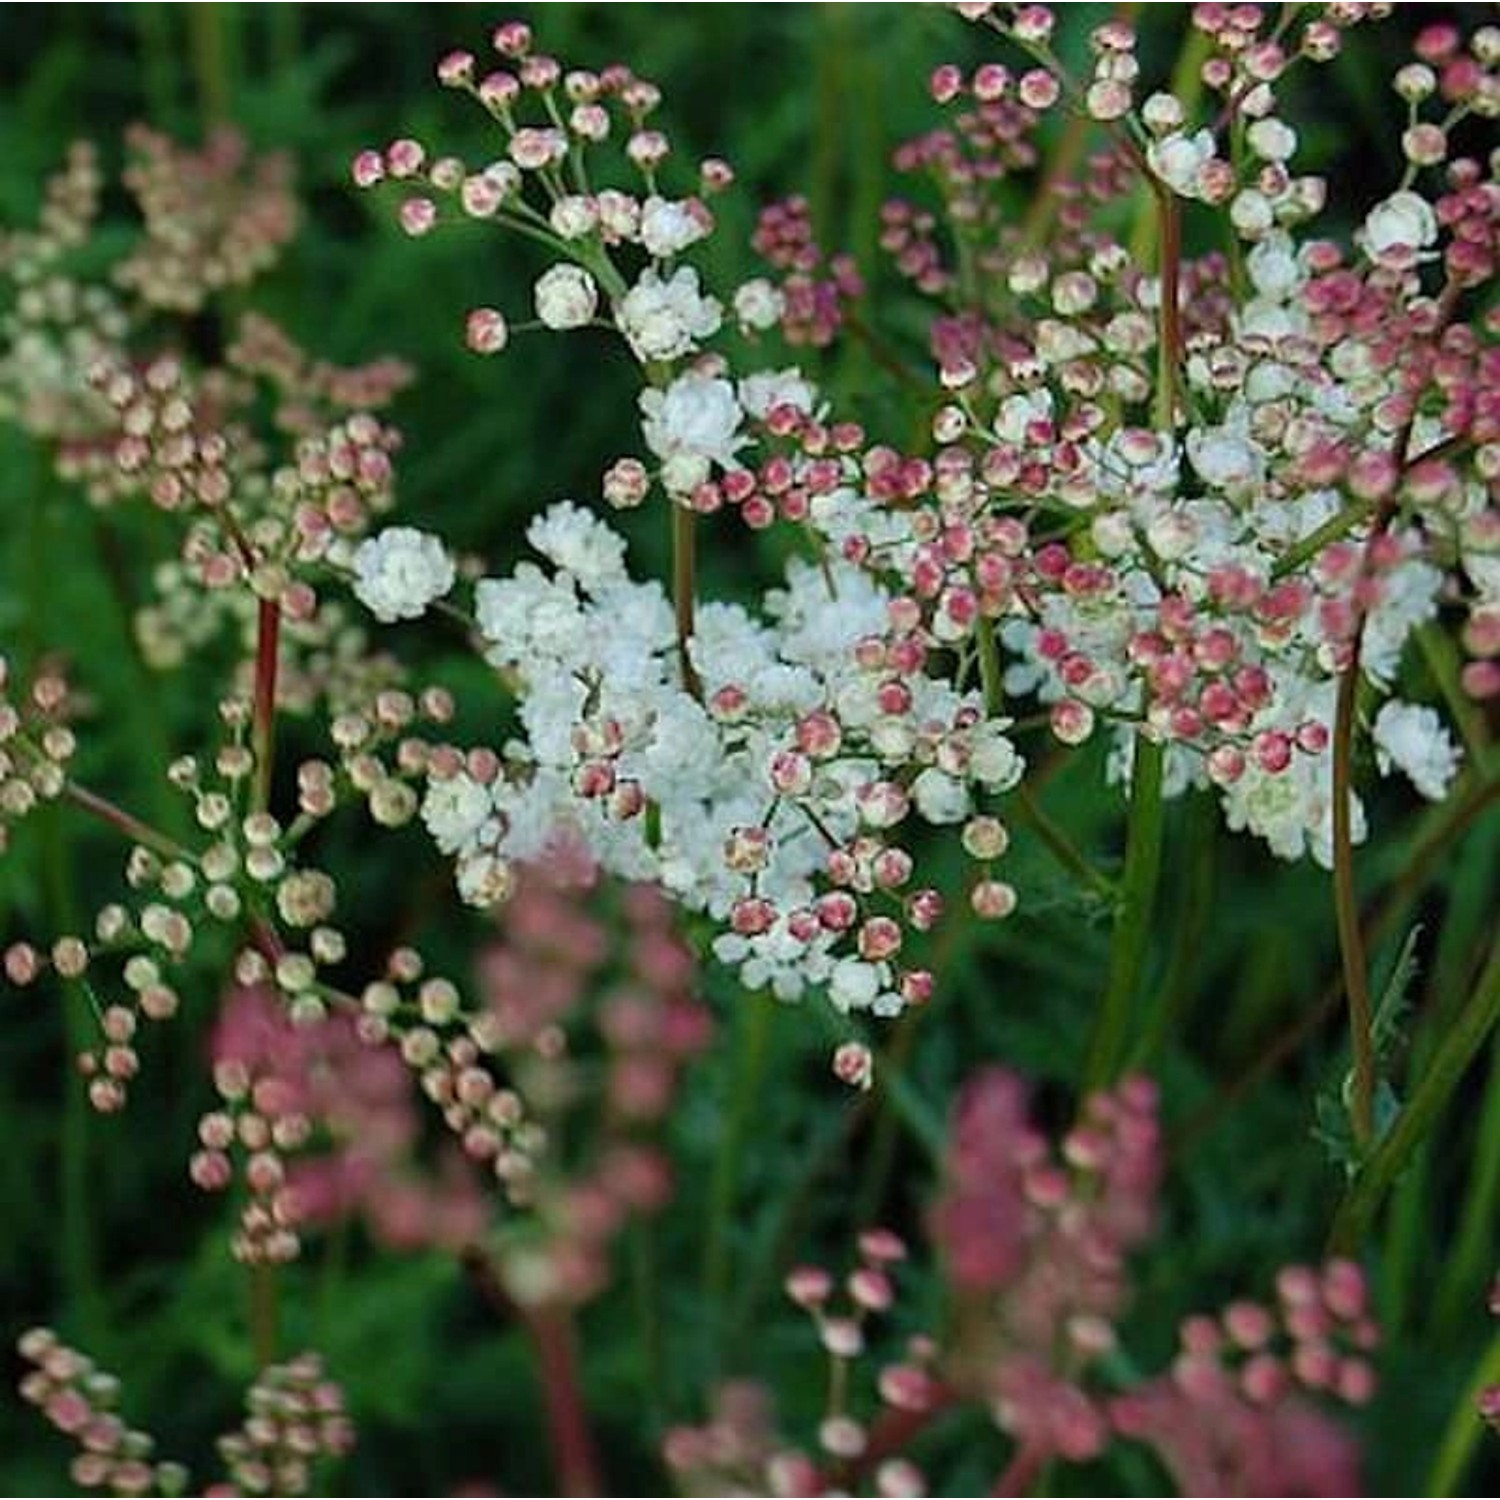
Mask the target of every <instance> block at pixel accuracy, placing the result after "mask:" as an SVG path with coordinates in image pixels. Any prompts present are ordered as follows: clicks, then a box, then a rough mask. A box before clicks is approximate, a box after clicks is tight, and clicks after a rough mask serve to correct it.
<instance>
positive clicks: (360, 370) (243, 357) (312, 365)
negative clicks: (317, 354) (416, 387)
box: [225, 312, 415, 472]
mask: <svg viewBox="0 0 1500 1500" xmlns="http://www.w3.org/2000/svg"><path fill="white" fill-rule="evenodd" d="M225 359H226V360H227V362H228V363H229V364H230V365H232V366H233V367H234V368H235V369H236V370H239V371H241V372H243V373H244V374H246V375H251V376H255V377H257V378H260V379H264V380H267V381H269V382H270V383H271V384H272V385H273V386H275V388H276V390H277V392H278V395H279V398H280V399H279V402H278V405H277V408H276V425H277V426H278V427H280V428H281V429H282V431H284V432H293V433H297V434H299V435H303V436H308V435H311V434H313V433H315V432H316V431H317V430H318V429H319V428H320V427H322V426H325V425H326V424H327V417H328V413H329V411H330V409H331V410H333V411H339V412H372V411H380V410H382V409H383V408H385V407H387V406H389V405H390V404H391V402H392V401H394V400H395V399H396V397H397V396H398V395H399V394H400V393H401V392H402V391H403V390H405V388H406V387H407V386H408V385H410V384H411V382H412V379H413V377H414V374H415V372H414V371H413V370H412V367H411V366H410V365H408V364H407V363H406V362H405V361H404V360H399V359H395V358H393V357H391V356H386V357H384V358H381V359H375V360H371V361H370V362H369V363H368V364H363V365H352V366H342V365H335V364H330V363H329V362H328V361H327V360H321V359H314V358H313V357H312V356H311V355H309V354H308V353H307V352H306V351H305V350H304V349H303V348H302V347H301V346H300V345H299V344H297V342H296V341H295V340H294V339H293V338H292V337H291V335H290V334H288V333H287V332H286V330H285V329H283V328H282V327H280V326H279V325H278V324H276V323H274V322H272V320H271V319H270V318H268V317H266V316H265V315H264V314H262V313H255V312H251V313H246V314H245V315H244V317H242V318H241V319H240V321H239V326H238V327H237V328H236V329H235V336H234V341H233V342H232V343H231V344H230V345H229V348H228V349H227V350H226V351H225ZM356 472H358V466H356Z"/></svg>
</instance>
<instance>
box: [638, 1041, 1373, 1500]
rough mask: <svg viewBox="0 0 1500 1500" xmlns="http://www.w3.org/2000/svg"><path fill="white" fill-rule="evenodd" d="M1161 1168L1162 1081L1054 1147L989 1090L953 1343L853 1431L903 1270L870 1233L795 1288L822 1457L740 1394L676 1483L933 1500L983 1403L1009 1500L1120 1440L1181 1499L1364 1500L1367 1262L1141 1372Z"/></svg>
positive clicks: (1293, 1292)
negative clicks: (931, 1435) (1063, 1465)
mask: <svg viewBox="0 0 1500 1500" xmlns="http://www.w3.org/2000/svg"><path fill="white" fill-rule="evenodd" d="M1161 1170H1162V1146H1161V1133H1160V1128H1159V1125H1158V1122H1157V1093H1156V1089H1155V1087H1154V1085H1152V1084H1151V1083H1150V1082H1149V1081H1147V1080H1146V1079H1143V1078H1132V1079H1127V1080H1126V1081H1125V1082H1124V1083H1122V1084H1121V1085H1120V1086H1119V1087H1117V1088H1116V1089H1114V1090H1112V1091H1109V1092H1106V1093H1099V1094H1094V1095H1092V1096H1091V1097H1090V1098H1088V1099H1087V1100H1086V1101H1085V1102H1084V1104H1083V1106H1082V1109H1081V1111H1080V1114H1079V1117H1078V1120H1077V1122H1076V1123H1075V1124H1074V1126H1073V1127H1072V1128H1071V1129H1070V1130H1069V1131H1068V1132H1067V1133H1066V1134H1065V1135H1064V1136H1063V1138H1062V1141H1061V1143H1060V1145H1059V1146H1056V1147H1054V1146H1053V1144H1052V1143H1051V1142H1050V1141H1049V1139H1048V1138H1047V1136H1046V1135H1045V1134H1044V1133H1043V1132H1042V1131H1041V1130H1039V1129H1037V1128H1036V1126H1035V1125H1033V1124H1032V1122H1031V1119H1030V1112H1029V1101H1028V1096H1027V1090H1026V1088H1025V1086H1024V1084H1023V1083H1022V1082H1021V1081H1020V1079H1018V1078H1017V1077H1016V1076H1015V1075H1014V1074H1011V1073H1009V1072H1007V1071H1005V1070H1004V1069H999V1068H992V1069H988V1070H986V1071H984V1072H982V1073H980V1074H979V1075H977V1076H976V1077H975V1078H973V1079H972V1080H971V1081H970V1082H969V1084H968V1086H967V1087H966V1088H965V1090H964V1092H963V1094H962V1096H961V1098H960V1100H959V1104H958V1106H957V1109H956V1112H955V1116H954V1120H953V1126H952V1133H951V1136H950V1141H949V1146H948V1152H947V1157H946V1162H945V1169H944V1186H943V1189H942V1192H941V1193H940V1194H939V1196H938V1198H937V1200H936V1202H935V1203H934V1204H933V1207H932V1211H931V1214H930V1216H929V1231H930V1236H931V1239H932V1241H933V1244H934V1245H935V1247H936V1248H937V1250H938V1253H939V1256H940V1258H941V1263H942V1269H943V1277H944V1281H945V1283H946V1286H947V1289H948V1292H949V1294H950V1297H951V1299H952V1304H953V1306H952V1316H950V1317H949V1318H947V1319H946V1320H945V1324H946V1329H947V1331H946V1332H945V1334H944V1335H943V1336H942V1337H940V1338H935V1337H932V1336H929V1335H926V1334H919V1335H917V1336H915V1337H911V1338H908V1340H907V1341H906V1346H905V1349H904V1352H903V1354H902V1356H901V1357H900V1358H899V1359H897V1360H895V1361H893V1362H888V1363H885V1364H883V1365H882V1367H881V1368H880V1370H879V1373H878V1375H877V1377H876V1379H875V1382H874V1384H875V1389H876V1392H877V1394H878V1397H879V1402H880V1409H879V1411H878V1413H877V1414H876V1415H875V1416H874V1417H873V1419H867V1418H863V1417H861V1416H860V1415H859V1414H858V1402H857V1400H856V1398H855V1396H854V1394H853V1386H852V1383H851V1375H852V1372H853V1370H854V1368H855V1367H856V1363H857V1361H859V1360H860V1359H861V1358H862V1357H863V1356H864V1355H865V1353H866V1349H867V1346H868V1342H869V1337H868V1332H867V1324H868V1320H869V1319H870V1318H871V1317H872V1316H873V1315H875V1314H885V1313H888V1312H889V1311H890V1310H891V1308H892V1305H893V1303H894V1302H895V1300H896V1289H895V1283H894V1280H893V1277H892V1274H891V1273H892V1270H893V1268H894V1267H895V1266H896V1265H897V1264H898V1263H899V1262H900V1261H901V1260H902V1259H904V1258H905V1255H906V1248H905V1246H904V1245H903V1244H902V1242H901V1241H900V1240H899V1239H898V1238H897V1237H896V1236H895V1235H893V1234H890V1233H888V1232H887V1231H883V1230H876V1231H871V1232H869V1233H867V1234H865V1235H862V1236H861V1237H860V1241H859V1249H860V1263H859V1265H858V1266H857V1267H856V1268H855V1269H854V1270H853V1271H851V1272H850V1273H849V1274H848V1276H847V1277H845V1278H843V1281H842V1285H840V1284H839V1283H838V1282H836V1280H835V1278H834V1277H833V1276H832V1275H831V1274H830V1273H829V1272H828V1271H826V1270H824V1269H823V1268H821V1267H817V1266H804V1267H800V1268H798V1269H796V1270H794V1271H793V1272H791V1274H790V1275H789V1276H788V1278H787V1283H786V1286H787V1293H788V1295H789V1296H790V1297H791V1299H792V1300H793V1301H794V1302H796V1303H797V1305H798V1306H800V1307H802V1308H804V1309H805V1310H807V1311H808V1313H809V1314H810V1315H811V1317H812V1319H813V1321H814V1323H815V1325H816V1327H817V1330H818V1336H819V1341H820V1343H821V1344H822V1346H823V1349H824V1350H825V1351H826V1353H827V1355H828V1357H829V1360H830V1366H831V1378H830V1380H829V1390H830V1392H831V1395H830V1398H829V1404H828V1407H827V1410H826V1412H825V1415H824V1417H823V1419H822V1421H821V1423H820V1425H819V1429H818V1440H817V1449H818V1453H819V1456H818V1457H817V1458H816V1459H815V1458H813V1457H811V1456H809V1453H808V1452H807V1451H806V1450H804V1449H802V1448H800V1447H798V1446H797V1445H796V1444H795V1443H792V1442H789V1441H787V1440H786V1439H785V1438H784V1437H782V1436H781V1435H780V1434H779V1433H778V1431H777V1429H776V1424H775V1421H774V1417H773V1414H772V1410H771V1406H770V1403H769V1401H768V1399H767V1397H766V1396H765V1394H764V1393H762V1392H760V1391H759V1389H758V1388H757V1387H754V1386H748V1385H735V1386H729V1387H726V1388H724V1389H723V1390H722V1391H721V1392H720V1393H719V1395H718V1397H717V1398H716V1404H715V1410H714V1413H713V1416H712V1417H711V1419H710V1420H709V1422H708V1423H707V1424H705V1425H704V1426H702V1427H698V1428H680V1429H675V1430H674V1431H672V1432H671V1433H670V1434H669V1435H668V1436H667V1438H666V1441H665V1445H664V1451H665V1454H666V1458H667V1462H668V1464H669V1466H670V1467H671V1468H672V1469H673V1471H674V1473H676V1474H677V1475H678V1476H679V1480H680V1482H681V1483H683V1485H684V1486H685V1488H686V1490H687V1492H688V1493H691V1494H716V1493H723V1492H724V1491H725V1490H726V1489H729V1490H731V1491H732V1492H734V1493H741V1494H773V1495H793V1494H824V1493H841V1494H849V1493H858V1492H859V1491H858V1489H857V1486H858V1485H859V1484H861V1483H862V1482H864V1481H865V1480H866V1479H873V1482H874V1485H875V1493H877V1494H881V1495H921V1494H924V1493H926V1479H925V1476H924V1473H923V1471H922V1469H921V1468H920V1467H918V1466H917V1465H916V1464H914V1463H912V1462H911V1461H910V1460H909V1459H908V1458H906V1457H904V1456H903V1455H904V1452H905V1449H906V1447H907V1446H908V1445H909V1444H910V1443H911V1441H912V1440H913V1439H914V1438H915V1437H916V1436H917V1435H918V1434H919V1433H920V1432H922V1431H923V1430H924V1429H925V1428H926V1427H927V1425H928V1424H929V1422H930V1421H931V1420H932V1419H933V1418H935V1417H937V1416H939V1415H941V1414H943V1413H945V1412H947V1411H950V1410H951V1409H953V1408H954V1407H955V1406H960V1405H963V1404H967V1403H973V1404H974V1405H976V1406H977V1407H979V1408H980V1409H982V1410H984V1411H985V1412H987V1413H988V1414H989V1416H990V1418H991V1420H992V1421H993V1422H994V1423H995V1425H996V1426H997V1427H998V1428H999V1429H1000V1430H1001V1431H1002V1432H1004V1433H1006V1434H1007V1435H1008V1437H1009V1438H1010V1439H1011V1441H1012V1449H1011V1456H1010V1459H1009V1462H1008V1464H1007V1465H1006V1467H1005V1469H1004V1471H1003V1472H1002V1473H1001V1474H1000V1476H999V1479H998V1480H997V1482H996V1485H995V1488H994V1491H993V1492H994V1493H995V1494H1024V1493H1027V1492H1028V1488H1029V1486H1030V1485H1031V1484H1032V1482H1033V1481H1034V1480H1035V1479H1036V1477H1037V1476H1038V1475H1039V1474H1040V1473H1041V1471H1042V1469H1043V1468H1044V1467H1045V1466H1046V1465H1047V1464H1049V1463H1052V1462H1055V1461H1062V1462H1067V1463H1086V1462H1089V1461H1091V1460H1094V1459H1097V1458H1098V1457H1100V1456H1101V1455H1102V1454H1103V1453H1104V1452H1105V1451H1106V1449H1108V1448H1109V1447H1110V1446H1111V1445H1113V1444H1115V1443H1117V1442H1120V1441H1122V1440H1125V1441H1133V1442H1140V1443H1144V1444H1146V1445H1148V1446H1150V1447H1152V1448H1153V1449H1154V1450H1155V1451H1156V1452H1157V1454H1158V1455H1159V1456H1160V1458H1161V1459H1162V1461H1163V1463H1165V1464H1166V1466H1167V1467H1168V1468H1169V1469H1170V1470H1171V1472H1172V1474H1173V1477H1174V1479H1175V1480H1176V1481H1177V1482H1178V1484H1179V1485H1180V1486H1181V1491H1182V1493H1184V1494H1271V1495H1275V1494H1308V1495H1343V1494H1352V1493H1355V1492H1356V1487H1357V1483H1358V1477H1359V1476H1358V1468H1357V1462H1356V1459H1357V1454H1356V1449H1355V1446H1354V1444H1353V1442H1352V1441H1351V1440H1350V1439H1349V1438H1348V1437H1347V1436H1346V1435H1345V1434H1344V1433H1343V1431H1342V1430H1341V1429H1340V1428H1339V1427H1338V1426H1337V1425H1336V1424H1335V1423H1334V1422H1333V1421H1332V1420H1330V1418H1329V1417H1328V1416H1327V1415H1325V1413H1324V1411H1323V1410H1322V1408H1321V1406H1320V1405H1319V1402H1320V1401H1326V1400H1330V1399H1331V1400H1335V1401H1341V1402H1344V1403H1346V1404H1350V1405H1360V1404H1363V1403H1364V1402H1365V1401H1367V1400H1368V1399H1369V1398H1370V1396H1371V1394H1372V1393H1373V1390H1374V1374H1373V1371H1372V1368H1371V1365H1370V1363H1369V1354H1370V1351H1371V1350H1372V1349H1373V1348H1374V1347H1375V1344H1376V1342H1377V1334H1376V1329H1375V1324H1374V1322H1373V1320H1372V1317H1371V1314H1370V1309H1369V1305H1368V1299H1367V1293H1366V1287H1365V1280H1364V1276H1363V1274H1362V1272H1361V1271H1360V1269H1359V1268H1358V1267H1357V1266H1356V1265H1354V1264H1353V1263H1352V1262H1349V1261H1333V1262H1330V1263H1329V1264H1328V1265H1327V1266H1326V1267H1324V1268H1323V1269H1322V1270H1321V1271H1313V1270H1310V1269H1307V1268H1305V1267H1290V1268H1287V1269H1285V1270H1283V1271H1282V1272H1280V1274H1279V1275H1278V1276H1277V1278H1276V1300H1275V1303H1274V1305H1273V1306H1271V1307H1266V1306H1263V1305H1261V1304H1259V1303H1256V1302H1251V1301H1248V1300H1241V1301H1237V1302H1233V1303H1231V1304H1229V1306H1228V1307H1227V1308H1225V1309H1224V1311H1223V1312H1222V1313H1221V1314H1219V1315H1218V1316H1216V1317H1206V1316H1195V1317H1190V1318H1188V1319H1187V1320H1186V1321H1185V1322H1184V1324H1183V1326H1182V1330H1181V1347H1180V1352H1179V1353H1178V1355H1177V1357H1176V1359H1175V1360H1174V1361H1173V1363H1172V1365H1171V1367H1170V1369H1169V1370H1168V1371H1167V1372H1165V1373H1163V1374H1161V1375H1157V1376H1152V1377H1149V1378H1140V1377H1132V1376H1130V1375H1127V1374H1126V1373H1125V1372H1127V1371H1130V1370H1131V1368H1132V1367H1131V1364H1130V1361H1129V1359H1128V1356H1127V1355H1126V1352H1125V1350H1124V1348H1123V1347H1122V1342H1121V1334H1120V1330H1119V1325H1120V1323H1121V1321H1122V1318H1123V1316H1124V1314H1125V1312H1126V1310H1127V1306H1128V1303H1129V1299H1130V1293H1131V1277H1130V1271H1129V1263H1128V1262H1129V1256H1130V1254H1131V1252H1132V1251H1134V1250H1136V1249H1138V1248H1139V1247H1141V1246H1142V1245H1144V1244H1145V1242H1146V1241H1147V1240H1148V1239H1149V1238H1150V1237H1151V1234H1152V1232H1153V1229H1154V1227H1155V1223H1156V1217H1157V1188H1158V1184H1159V1181H1160V1177H1161Z"/></svg>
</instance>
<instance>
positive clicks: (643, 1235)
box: [630, 1219, 669, 1429]
mask: <svg viewBox="0 0 1500 1500" xmlns="http://www.w3.org/2000/svg"><path fill="white" fill-rule="evenodd" d="M659 1277H660V1272H659V1268H658V1265H657V1255H656V1229H655V1226H654V1225H653V1224H652V1223H651V1222H650V1220H648V1219H642V1220H639V1221H638V1222H636V1223H635V1224H632V1225H631V1227H630V1284H631V1291H632V1294H633V1297H634V1301H635V1318H636V1328H637V1331H638V1337H639V1340H640V1354H641V1364H642V1366H643V1368H644V1369H645V1372H646V1393H645V1395H646V1406H647V1408H648V1410H649V1412H650V1415H651V1422H652V1427H653V1429H655V1428H657V1427H659V1426H660V1423H661V1415H662V1411H663V1410H664V1408H665V1407H666V1405H667V1402H668V1398H669V1393H668V1391H667V1390H666V1379H667V1375H666V1372H667V1360H666V1346H665V1341H664V1339H663V1329H662V1321H661V1307H660V1302H659V1299H658V1297H657V1287H658V1284H659Z"/></svg>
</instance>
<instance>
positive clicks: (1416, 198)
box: [1360, 188, 1438, 260]
mask: <svg viewBox="0 0 1500 1500" xmlns="http://www.w3.org/2000/svg"><path fill="white" fill-rule="evenodd" d="M1437 232H1438V222H1437V215H1436V214H1435V213H1434V212H1433V209H1432V205H1431V204H1430V203H1429V202H1428V201H1427V200H1426V199H1425V198H1424V197H1422V195H1421V194H1420V193H1414V192H1412V191H1411V189H1410V188H1403V189H1402V190H1401V191H1400V192H1399V193H1392V194H1391V196H1390V197H1389V198H1387V199H1386V200H1385V201H1384V202H1383V203H1377V204H1376V205H1375V207H1374V208H1372V209H1371V210H1370V212H1369V213H1368V214H1367V215H1366V216H1365V223H1364V228H1363V229H1362V230H1361V232H1360V238H1361V240H1362V242H1363V244H1364V247H1365V251H1366V253H1367V254H1368V255H1369V256H1370V258H1371V259H1372V260H1380V259H1382V258H1383V257H1385V256H1388V255H1391V254H1392V253H1394V252H1397V251H1409V252H1411V253H1412V254H1415V253H1416V252H1417V251H1420V250H1425V249H1427V247H1428V246H1429V245H1431V244H1432V243H1433V241H1434V240H1436V239H1437Z"/></svg>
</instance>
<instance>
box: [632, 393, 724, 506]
mask: <svg viewBox="0 0 1500 1500" xmlns="http://www.w3.org/2000/svg"><path fill="white" fill-rule="evenodd" d="M641 413H642V417H643V421H642V423H641V430H642V433H643V435H644V436H645V439H646V446H647V447H648V448H650V449H651V451H652V452H653V453H654V454H656V456H657V457H658V458H659V459H661V460H662V466H663V474H662V477H663V481H664V482H665V483H666V484H667V487H668V488H669V489H672V490H674V491H677V492H678V493H684V492H686V491H688V490H691V489H692V488H693V486H694V485H697V484H700V483H702V481H703V480H705V479H706V478H708V474H709V470H710V468H711V466H712V465H714V464H718V465H719V466H720V467H721V468H729V467H731V466H733V464H734V461H735V460H734V455H735V452H736V450H737V449H738V448H739V447H740V446H741V445H742V444H743V443H744V441H745V439H744V438H743V437H742V436H741V434H740V419H741V417H742V416H743V415H744V413H743V412H742V411H741V410H740V404H739V402H738V401H737V400H736V399H735V394H734V387H733V386H732V385H731V384H730V383H729V382H728V381H727V380H724V379H721V378H720V377H718V376H713V375H704V374H701V373H700V372H698V371H696V370H689V371H688V372H687V373H686V374H683V375H679V376H678V377H677V379H676V380H674V381H673V382H672V383H671V385H669V386H668V387H667V388H666V390H664V391H662V390H656V389H651V390H646V391H642V392H641Z"/></svg>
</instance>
